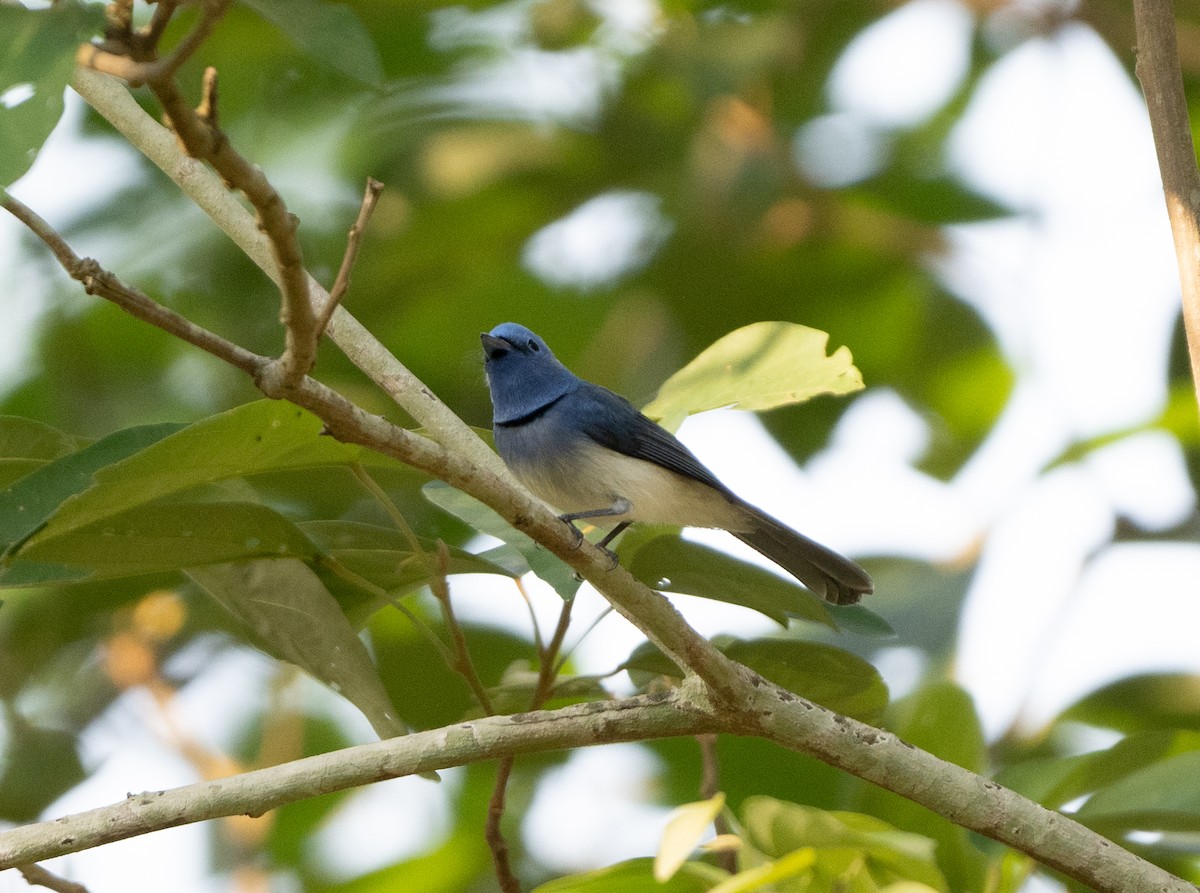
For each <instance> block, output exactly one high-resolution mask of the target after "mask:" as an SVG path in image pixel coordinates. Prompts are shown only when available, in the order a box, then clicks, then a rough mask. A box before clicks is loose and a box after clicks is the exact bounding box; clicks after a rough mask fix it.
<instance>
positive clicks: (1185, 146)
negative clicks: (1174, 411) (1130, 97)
mask: <svg viewBox="0 0 1200 893" xmlns="http://www.w3.org/2000/svg"><path fill="white" fill-rule="evenodd" d="M1173 6H1174V4H1173V3H1171V0H1134V2H1133V17H1134V24H1135V29H1136V32H1137V76H1138V80H1140V81H1141V83H1142V92H1143V93H1144V94H1145V96H1146V109H1147V111H1148V112H1149V115H1150V129H1151V131H1152V132H1153V134H1154V148H1155V149H1156V150H1157V152H1158V167H1159V172H1160V174H1161V176H1162V184H1163V192H1164V193H1166V200H1167V216H1168V217H1169V218H1170V220H1171V233H1172V234H1173V235H1174V238H1175V257H1176V261H1177V263H1178V265H1179V284H1180V287H1181V289H1182V292H1183V327H1184V330H1185V332H1186V334H1187V343H1188V353H1189V354H1190V356H1191V364H1192V382H1193V385H1194V387H1195V389H1196V399H1197V401H1200V171H1198V170H1197V168H1196V152H1195V148H1194V146H1193V144H1192V128H1191V123H1190V116H1189V114H1188V103H1187V97H1186V96H1185V95H1184V92H1183V75H1182V74H1181V73H1180V68H1179V47H1178V43H1177V41H1176V39H1175V13H1174V9H1173Z"/></svg>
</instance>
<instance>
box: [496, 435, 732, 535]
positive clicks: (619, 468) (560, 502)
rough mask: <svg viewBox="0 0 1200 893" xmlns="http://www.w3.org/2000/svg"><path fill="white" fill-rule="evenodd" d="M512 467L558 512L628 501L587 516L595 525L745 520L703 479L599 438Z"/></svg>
mask: <svg viewBox="0 0 1200 893" xmlns="http://www.w3.org/2000/svg"><path fill="white" fill-rule="evenodd" d="M513 471H515V472H516V474H517V476H518V477H519V478H520V479H521V480H522V482H524V484H525V485H526V486H527V487H529V489H530V490H532V491H533V492H534V493H536V494H537V495H538V496H540V497H541V498H542V499H544V500H546V502H548V503H550V504H551V505H552V506H554V507H555V508H556V509H558V510H559V511H560V512H563V513H572V512H585V511H591V510H593V509H601V508H608V507H609V506H611V505H612V504H613V503H615V502H616V501H617V500H618V499H626V500H628V501H629V503H630V504H631V506H632V507H631V508H630V510H629V511H628V512H626V513H624V514H621V515H610V516H605V517H599V518H593V519H590V520H591V521H592V522H593V523H595V524H598V525H600V526H609V525H612V524H617V523H619V522H621V521H640V522H643V523H649V524H674V525H677V526H679V527H721V528H724V529H726V530H738V529H748V526H749V525H747V523H746V521H745V516H744V515H743V513H742V512H741V510H740V509H739V508H738V507H737V506H736V505H734V504H733V503H731V502H730V501H729V500H728V499H726V498H725V496H724V495H723V494H721V493H720V492H718V491H716V490H714V489H713V488H712V487H710V486H708V485H707V484H702V483H700V482H699V481H695V480H693V479H691V478H688V477H684V476H683V475H680V474H676V473H675V472H673V471H668V470H667V469H665V468H663V467H662V466H660V465H656V464H654V463H653V462H647V461H645V460H643V459H635V458H633V457H632V456H626V455H625V454H624V453H618V452H615V451H613V450H610V449H607V448H605V447H602V446H600V445H599V444H588V445H586V446H585V447H582V448H579V449H576V450H574V451H572V452H571V453H570V454H569V455H565V456H562V457H560V459H559V461H557V462H554V463H553V464H551V465H549V466H545V465H541V466H539V467H537V468H532V467H528V466H526V467H519V466H518V467H514V468H513Z"/></svg>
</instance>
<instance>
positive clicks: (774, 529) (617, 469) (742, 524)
mask: <svg viewBox="0 0 1200 893" xmlns="http://www.w3.org/2000/svg"><path fill="white" fill-rule="evenodd" d="M479 337H480V340H481V341H482V342H483V352H484V370H485V371H486V373H487V380H488V387H489V389H490V390H491V394H492V410H493V412H492V430H493V432H494V433H495V438H496V450H497V451H498V452H499V453H500V456H501V458H502V459H503V460H504V462H505V464H507V465H508V467H509V468H510V469H512V471H513V474H515V475H516V476H517V478H519V479H520V480H521V482H522V483H524V484H525V486H527V487H528V488H529V489H530V490H532V491H533V492H534V493H536V494H537V495H538V496H540V497H541V498H542V499H544V500H545V501H546V502H548V503H550V505H552V506H554V507H555V508H556V509H557V510H558V511H560V512H563V513H564V514H562V515H560V516H559V517H561V518H562V520H564V521H566V522H567V523H570V522H572V521H576V520H580V519H584V518H586V519H590V520H591V521H592V523H595V524H599V525H604V526H607V525H615V526H614V527H613V529H612V530H611V531H610V532H609V533H608V534H607V535H606V536H605V537H604V539H603V540H601V542H600V545H601V547H603V546H606V545H607V544H608V543H609V542H611V541H612V540H613V538H614V537H616V536H617V534H619V533H620V532H621V531H622V530H624V529H625V528H626V527H628V526H629V524H631V523H632V522H635V521H640V522H645V523H651V524H672V525H676V526H679V527H718V528H721V529H724V530H728V531H729V532H730V533H732V534H733V535H734V536H736V537H737V538H738V539H740V540H741V541H742V542H744V543H746V544H747V545H748V546H750V547H751V548H753V549H756V550H757V551H759V552H761V553H762V554H763V555H765V556H766V557H767V558H770V559H771V560H772V561H774V562H775V563H776V564H778V565H780V566H781V567H783V568H784V569H785V570H787V571H788V572H789V573H790V574H792V575H793V576H794V577H796V578H797V579H798V580H799V581H800V582H801V583H803V584H804V585H805V586H807V587H808V588H809V589H810V590H812V591H813V592H814V593H816V594H817V595H819V596H821V597H822V598H824V599H825V600H826V601H830V602H833V603H834V604H838V605H850V604H854V603H855V602H857V601H858V600H859V599H861V598H862V597H863V595H866V594H867V593H870V592H871V591H872V588H873V587H872V584H871V578H870V577H868V576H867V574H866V572H865V571H863V569H862V568H860V567H859V566H858V565H857V564H855V563H854V562H853V561H850V560H849V559H847V558H843V557H842V556H841V555H838V554H837V553H836V552H834V551H832V550H830V549H827V548H825V547H824V546H822V545H821V544H820V543H817V542H814V541H813V540H811V539H809V538H808V537H806V536H804V535H803V534H800V533H797V532H796V531H794V530H792V529H791V528H790V527H788V526H787V525H785V524H783V523H781V522H779V521H777V520H775V519H774V518H772V517H771V516H770V515H768V514H766V513H765V512H763V511H760V510H759V509H757V508H755V507H754V506H752V505H750V504H749V503H748V502H745V501H744V500H742V499H740V498H739V497H738V496H736V495H735V494H734V493H733V492H732V491H731V490H730V489H729V488H728V487H726V486H725V485H724V484H722V483H721V482H720V481H719V480H717V479H716V477H714V476H713V474H712V472H711V471H709V470H708V469H707V468H705V467H704V466H703V465H702V464H701V463H700V460H699V459H697V458H696V457H695V456H694V455H693V454H692V452H691V451H690V450H689V449H688V448H687V447H685V446H684V445H683V444H682V443H680V442H679V441H678V440H677V439H676V438H675V437H674V436H673V435H672V434H670V432H668V431H666V430H665V429H663V428H662V427H660V426H659V425H656V424H655V423H654V422H652V421H651V420H650V419H648V418H647V417H646V416H644V415H642V414H641V413H640V412H638V411H637V409H636V408H635V407H634V406H633V404H632V403H630V402H629V401H628V400H626V399H625V398H624V397H620V396H618V395H617V394H614V393H613V392H612V391H610V390H608V389H607V388H602V387H600V386H599V385H596V384H592V383H591V382H588V381H584V380H583V379H582V378H580V377H579V376H577V375H575V374H574V373H573V372H571V370H569V369H568V368H567V367H566V366H564V365H563V364H562V363H561V362H559V360H558V359H557V358H556V357H555V356H554V354H553V353H551V351H550V348H548V347H547V346H546V342H545V341H543V340H542V339H541V338H539V337H538V336H537V335H535V334H534V333H533V332H531V331H529V329H527V328H525V327H524V326H521V325H517V324H516V323H511V322H506V323H504V324H502V325H499V326H496V328H494V329H492V331H491V332H489V333H487V334H485V335H480V336H479Z"/></svg>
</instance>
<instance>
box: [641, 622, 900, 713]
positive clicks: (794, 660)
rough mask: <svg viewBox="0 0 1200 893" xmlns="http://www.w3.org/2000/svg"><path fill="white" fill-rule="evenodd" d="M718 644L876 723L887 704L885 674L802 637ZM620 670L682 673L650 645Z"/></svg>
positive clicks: (807, 693) (801, 691) (794, 688)
mask: <svg viewBox="0 0 1200 893" xmlns="http://www.w3.org/2000/svg"><path fill="white" fill-rule="evenodd" d="M714 644H716V645H717V647H718V648H719V649H720V650H721V652H722V653H724V654H725V655H726V656H728V657H729V658H730V659H732V660H736V661H737V662H738V663H742V664H745V665H746V666H748V667H749V668H750V669H752V670H754V671H755V672H756V673H759V674H760V675H762V676H764V677H766V678H767V679H769V680H771V681H772V682H774V683H775V684H776V685H778V686H780V687H782V688H786V689H787V690H788V691H791V692H795V693H796V694H798V695H800V696H801V697H804V698H808V699H809V700H810V701H815V702H816V703H818V704H820V705H821V706H822V707H826V708H828V709H830V710H834V711H836V712H838V713H842V714H845V715H846V716H852V717H854V718H855V719H861V720H863V721H864V722H870V721H873V720H875V719H877V718H878V717H879V716H880V715H881V714H882V713H883V710H884V708H885V707H886V706H887V702H888V692H887V686H885V685H884V684H883V679H882V677H880V675H879V671H878V670H876V669H875V668H874V667H873V666H872V665H871V664H869V663H867V662H866V661H865V660H863V659H862V658H861V657H858V656H857V655H854V654H851V653H850V652H849V651H843V650H842V649H840V648H834V647H833V646H832V645H824V644H820V643H817V642H805V641H803V640H801V639H750V640H746V641H743V640H733V641H726V642H722V641H719V640H718V641H715V642H714ZM618 669H621V670H628V671H631V672H633V673H646V674H651V675H655V676H674V677H678V676H680V675H681V671H680V669H679V668H678V667H676V666H675V664H674V663H673V662H672V661H671V660H670V659H669V658H667V656H666V655H664V654H663V653H662V652H661V651H659V650H658V649H657V648H655V647H654V646H653V645H651V644H650V643H648V642H644V643H642V644H641V645H639V646H638V647H637V648H636V649H635V650H634V652H633V654H631V655H630V656H629V657H628V658H627V659H626V660H625V662H624V663H623V664H621V666H620V667H619V668H618ZM635 681H636V678H635Z"/></svg>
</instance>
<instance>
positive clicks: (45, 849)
mask: <svg viewBox="0 0 1200 893" xmlns="http://www.w3.org/2000/svg"><path fill="white" fill-rule="evenodd" d="M715 728H716V720H715V719H714V718H713V717H712V716H711V715H709V714H706V713H704V712H702V711H700V710H694V709H691V708H690V707H689V706H688V705H687V704H686V703H685V702H683V701H682V700H681V699H680V698H679V697H676V696H662V695H655V696H645V697H640V698H630V699H628V700H624V701H610V702H599V703H592V704H580V705H576V706H572V707H567V708H565V709H563V710H556V711H548V712H542V713H523V714H517V715H516V716H490V717H486V718H484V719H479V720H475V721H473V722H468V723H461V724H459V725H456V726H447V727H446V728H442V729H435V730H433V731H429V732H417V733H414V734H410V735H405V736H403V737H400V738H390V739H388V740H386V741H377V742H374V743H372V744H363V745H360V746H358V747H350V748H346V749H344V750H338V751H334V752H333V753H327V754H321V755H319V756H315V757H307V758H305V759H302V760H295V761H294V762H291V763H283V764H281V765H279V766H272V767H271V768H269V769H259V770H256V771H254V772H246V773H243V774H241V775H235V776H233V777H231V778H222V779H218V780H216V781H205V782H200V783H198V784H192V785H187V786H186V787H181V788H174V789H172V790H168V791H150V792H147V793H144V794H135V795H131V796H129V797H128V798H127V799H125V800H124V801H122V802H120V803H114V804H112V805H111V806H102V807H100V808H99V809H92V810H89V811H87V812H81V813H77V814H76V815H70V816H65V817H63V818H60V819H55V820H54V821H50V822H38V823H37V824H34V825H25V826H23V827H20V828H14V829H12V830H11V831H4V832H0V869H5V868H15V867H17V866H20V865H28V864H29V863H31V862H37V861H40V860H43V859H50V858H53V857H55V856H62V855H65V854H67V853H75V852H79V851H80V850H86V849H90V848H92V847H97V846H102V845H103V844H106V843H112V842H113V841H117V840H124V839H126V838H128V837H136V836H138V835H140V834H148V833H150V832H151V831H159V830H162V829H163V828H173V827H175V826H177V825H185V824H188V823H191V822H202V821H206V820H208V819H215V818H220V817H222V816H231V815H250V816H259V815H262V814H263V813H265V812H268V811H270V810H272V809H275V808H276V807H279V806H282V805H284V804H285V803H292V802H295V801H297V800H303V799H306V798H309V797H315V796H318V795H319V794H327V793H329V792H331V791H341V790H345V789H346V788H352V787H357V786H358V785H364V784H371V783H372V782H376V781H384V780H386V779H389V778H399V777H401V776H404V775H414V774H416V773H419V772H429V771H433V770H436V769H448V768H450V767H451V766H463V765H467V764H469V763H479V762H483V761H486V760H493V759H496V758H497V757H502V756H507V755H511V754H518V753H536V752H539V751H546V750H559V749H562V748H570V747H587V746H591V745H594V744H609V743H613V742H617V741H642V740H646V739H650V738H666V737H672V736H676V735H694V734H697V733H700V732H708V731H713V730H714V729H715Z"/></svg>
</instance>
